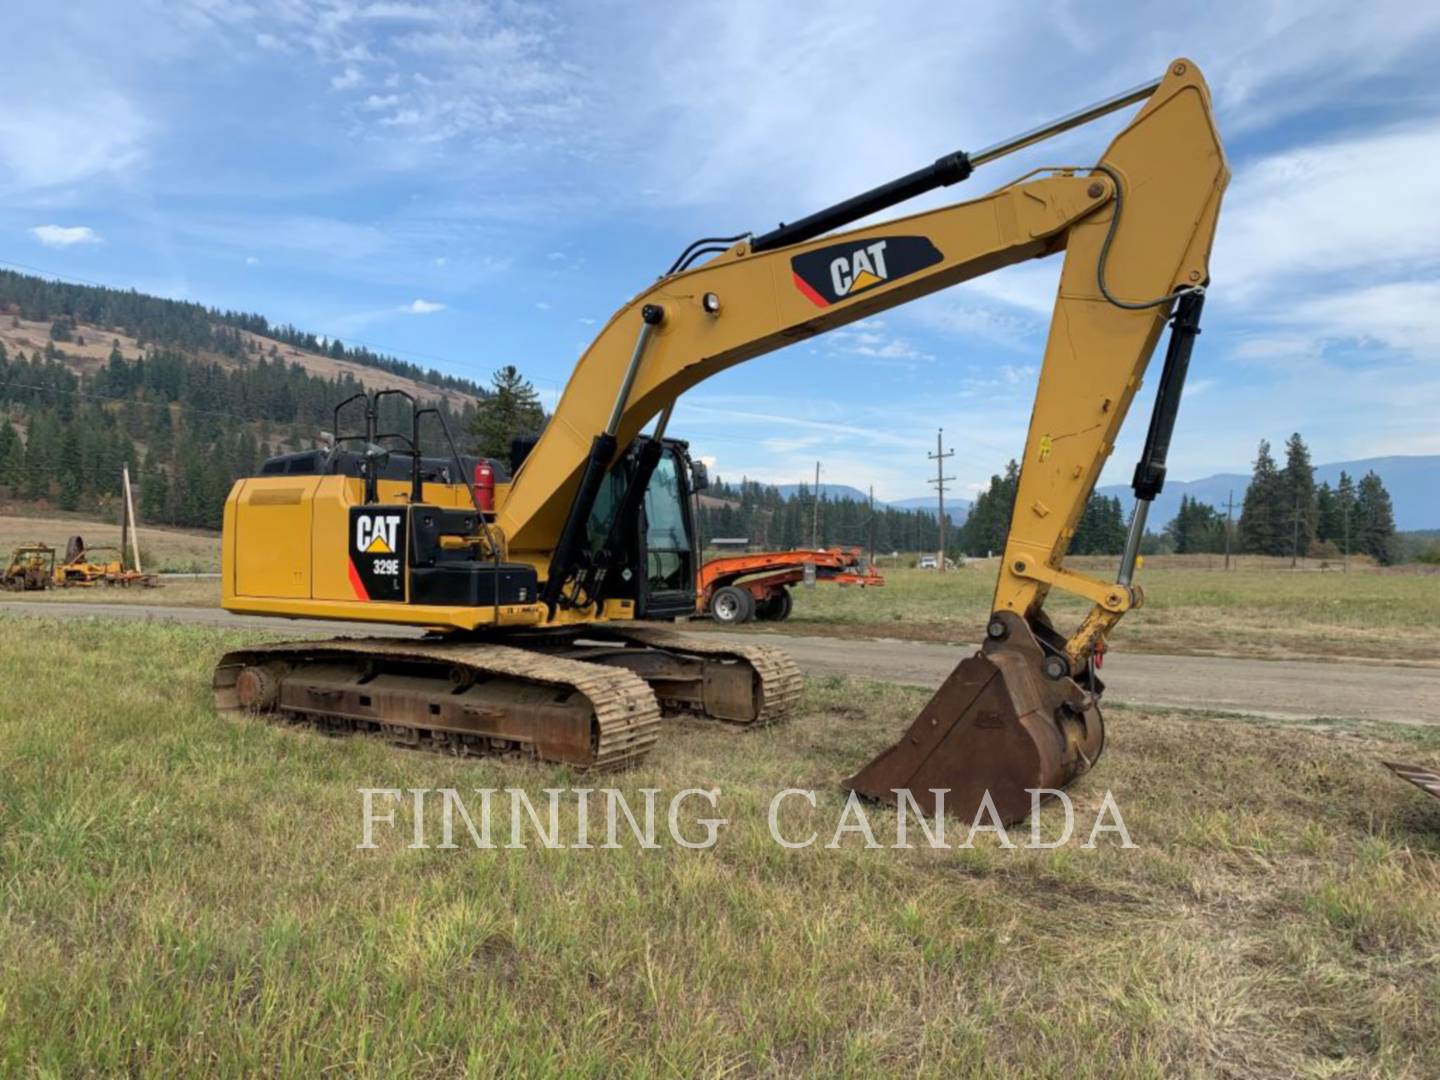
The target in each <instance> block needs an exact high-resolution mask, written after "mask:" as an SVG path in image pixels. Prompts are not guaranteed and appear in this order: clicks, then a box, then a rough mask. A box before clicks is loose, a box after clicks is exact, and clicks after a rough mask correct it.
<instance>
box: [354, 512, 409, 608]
mask: <svg viewBox="0 0 1440 1080" xmlns="http://www.w3.org/2000/svg"><path fill="white" fill-rule="evenodd" d="M409 513H410V510H409V507H404V506H385V507H377V506H374V505H373V504H371V505H369V506H365V507H360V506H352V507H351V508H350V559H349V563H350V565H349V568H348V570H347V573H348V575H349V578H350V587H351V589H352V591H353V592H354V593H355V599H357V600H366V601H369V600H384V601H388V602H390V603H403V602H404V600H405V576H406V575H405V542H406V534H407V528H406V523H407V521H408V515H409Z"/></svg>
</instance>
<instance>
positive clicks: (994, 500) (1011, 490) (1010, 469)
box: [914, 461, 1020, 556]
mask: <svg viewBox="0 0 1440 1080" xmlns="http://www.w3.org/2000/svg"><path fill="white" fill-rule="evenodd" d="M1019 486H1020V466H1019V465H1018V464H1016V463H1015V462H1014V461H1011V462H1010V464H1009V465H1007V466H1006V467H1005V475H1004V476H992V477H990V487H989V488H988V489H987V490H985V491H982V492H981V493H980V495H979V496H978V497H977V498H976V500H975V505H974V506H972V507H971V508H970V516H969V517H968V518H966V519H965V525H964V528H962V529H961V536H960V545H961V547H962V548H964V550H965V551H966V553H967V554H970V555H977V556H983V555H988V554H990V553H991V552H1000V551H1004V550H1005V540H1006V537H1008V536H1009V535H1010V517H1011V514H1012V512H1013V511H1014V509H1015V492H1016V489H1017V488H1018V487H1019ZM914 550H917V551H918V550H920V548H919V547H918V546H917V547H916V548H915V549H914Z"/></svg>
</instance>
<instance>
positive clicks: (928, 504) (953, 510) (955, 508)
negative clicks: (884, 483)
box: [890, 495, 971, 525]
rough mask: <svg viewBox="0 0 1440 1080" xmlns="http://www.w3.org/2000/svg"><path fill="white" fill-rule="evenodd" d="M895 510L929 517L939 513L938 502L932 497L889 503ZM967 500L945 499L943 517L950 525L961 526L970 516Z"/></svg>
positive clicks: (968, 501) (924, 496)
mask: <svg viewBox="0 0 1440 1080" xmlns="http://www.w3.org/2000/svg"><path fill="white" fill-rule="evenodd" d="M890 505H891V506H893V507H895V508H896V509H897V510H923V511H925V513H927V514H929V515H930V516H931V517H934V516H936V515H937V514H939V513H940V500H939V499H937V498H935V496H934V495H922V496H921V497H920V498H918V499H901V500H899V501H898V502H892V503H890ZM970 506H971V503H970V500H969V499H946V500H945V516H946V517H947V518H949V519H950V521H951V523H952V524H955V525H963V524H964V523H965V519H966V518H967V517H969V516H970Z"/></svg>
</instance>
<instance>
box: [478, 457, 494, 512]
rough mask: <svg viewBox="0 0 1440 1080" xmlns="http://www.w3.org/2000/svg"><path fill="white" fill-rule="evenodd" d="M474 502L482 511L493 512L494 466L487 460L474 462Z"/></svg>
mask: <svg viewBox="0 0 1440 1080" xmlns="http://www.w3.org/2000/svg"><path fill="white" fill-rule="evenodd" d="M475 502H476V503H477V504H479V506H480V510H481V512H482V513H485V514H493V513H494V512H495V467H494V466H493V465H491V464H490V463H489V462H488V461H477V462H476V463H475Z"/></svg>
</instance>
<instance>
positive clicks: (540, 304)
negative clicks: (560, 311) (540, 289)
mask: <svg viewBox="0 0 1440 1080" xmlns="http://www.w3.org/2000/svg"><path fill="white" fill-rule="evenodd" d="M535 306H536V307H537V308H539V309H540V310H541V311H549V310H550V305H549V304H548V303H546V302H545V301H544V300H536V301H535Z"/></svg>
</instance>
